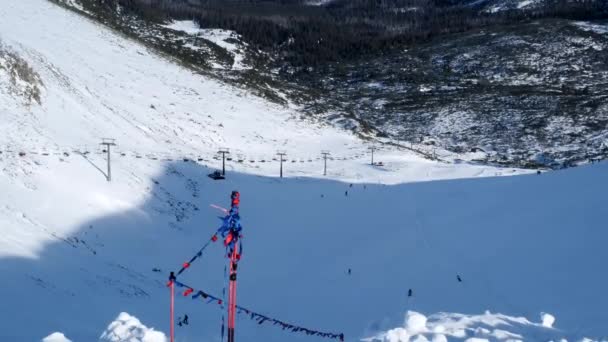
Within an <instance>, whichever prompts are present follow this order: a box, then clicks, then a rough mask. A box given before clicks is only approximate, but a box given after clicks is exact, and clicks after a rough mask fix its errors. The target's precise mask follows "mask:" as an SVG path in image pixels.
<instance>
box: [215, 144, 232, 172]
mask: <svg viewBox="0 0 608 342" xmlns="http://www.w3.org/2000/svg"><path fill="white" fill-rule="evenodd" d="M217 153H219V154H221V155H222V176H225V175H226V155H227V154H230V150H229V149H227V148H225V147H222V148H220V150H219V151H217Z"/></svg>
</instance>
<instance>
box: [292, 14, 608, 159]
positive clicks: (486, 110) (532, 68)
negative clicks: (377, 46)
mask: <svg viewBox="0 0 608 342" xmlns="http://www.w3.org/2000/svg"><path fill="white" fill-rule="evenodd" d="M607 27H608V26H607V25H606V23H605V22H594V23H593V22H576V21H567V20H544V21H537V22H531V23H524V24H517V25H511V26H503V27H495V28H487V29H482V30H478V31H474V32H467V33H463V34H459V35H450V36H447V37H444V38H441V39H436V40H434V41H433V42H431V43H428V44H423V45H420V46H417V47H415V48H413V49H409V50H407V51H401V52H397V53H394V54H392V55H388V56H381V57H378V58H377V59H370V60H367V61H363V62H360V63H354V64H352V65H336V66H334V67H333V68H332V71H331V72H330V73H329V74H330V75H328V76H324V75H323V72H319V73H317V74H315V75H313V76H307V77H308V80H310V82H311V83H314V84H316V86H317V87H318V88H320V89H323V90H324V91H323V93H324V94H328V95H327V97H326V98H325V99H324V100H321V101H319V102H318V103H316V104H313V105H311V107H312V108H314V107H315V106H318V107H321V108H325V110H328V108H334V109H335V110H336V111H338V112H339V109H336V108H344V107H348V108H350V111H353V112H355V113H356V117H357V119H358V120H360V121H362V122H366V123H368V124H369V125H371V126H372V127H375V129H377V130H378V131H379V134H380V135H382V136H386V137H390V138H393V139H396V140H401V141H412V142H421V141H427V142H428V143H430V144H434V145H437V146H441V147H443V148H445V149H448V150H450V151H454V152H463V151H470V150H483V151H484V152H485V155H484V156H482V157H481V158H480V159H479V161H480V162H483V163H498V164H503V165H519V166H523V167H541V166H545V167H551V168H561V167H567V166H573V165H577V164H581V163H587V162H589V160H590V159H595V158H598V159H604V158H606V156H607V155H608V140H607V139H608V136H607V134H608V108H607V107H606V96H605V93H606V84H607V83H606V80H607V79H608V68H607V66H606V63H605V54H606V49H608V35H606V28H607ZM298 77H299V75H298ZM318 79H322V81H318ZM345 84H346V86H345Z"/></svg>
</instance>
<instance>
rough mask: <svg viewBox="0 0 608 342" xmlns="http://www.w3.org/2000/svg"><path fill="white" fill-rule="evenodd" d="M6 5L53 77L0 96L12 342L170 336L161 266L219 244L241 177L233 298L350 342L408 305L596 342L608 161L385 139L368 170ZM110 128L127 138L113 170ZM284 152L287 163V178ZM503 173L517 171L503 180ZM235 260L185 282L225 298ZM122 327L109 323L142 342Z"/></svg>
mask: <svg viewBox="0 0 608 342" xmlns="http://www.w3.org/2000/svg"><path fill="white" fill-rule="evenodd" d="M0 17H1V18H3V20H0V39H2V41H3V46H6V48H7V49H10V50H11V54H13V55H15V56H19V58H21V59H23V60H24V61H26V62H27V64H28V65H29V66H30V67H31V69H32V70H33V72H35V74H36V75H38V76H39V78H40V80H41V83H40V84H42V85H43V87H44V88H43V90H41V92H40V94H41V99H40V103H39V104H36V103H33V104H30V105H28V106H25V105H24V104H23V103H22V101H21V100H20V99H15V98H13V97H12V96H10V95H7V94H8V93H5V92H0V98H1V99H0V103H1V104H2V106H3V107H2V108H1V109H2V110H1V111H0V117H1V120H0V152H2V153H0V193H2V196H1V197H0V227H1V229H2V234H0V273H1V274H2V276H3V283H2V289H3V291H1V292H0V303H2V305H3V308H4V307H7V308H11V309H10V310H0V322H8V323H5V324H3V325H1V326H0V340H2V341H37V340H39V339H40V338H41V336H46V335H48V333H49V332H51V331H61V332H63V333H65V334H66V336H69V338H70V339H72V340H73V341H95V340H98V339H99V336H100V335H99V333H100V331H103V329H104V322H108V321H110V320H112V319H114V318H115V317H116V315H117V313H120V312H129V313H130V314H131V315H134V316H136V317H138V318H139V319H141V321H142V322H145V324H146V325H148V326H152V327H154V328H155V329H157V330H158V331H164V332H167V331H168V322H167V321H168V310H169V308H168V300H169V298H168V291H167V289H166V287H165V283H166V280H167V276H168V273H169V272H170V271H174V270H176V269H177V268H179V266H180V265H182V263H183V262H184V261H186V260H188V259H189V258H190V257H191V256H192V255H193V254H194V253H196V251H197V250H198V249H199V248H200V247H201V245H202V244H203V243H205V242H206V241H208V239H209V237H210V236H211V235H212V234H213V232H214V231H215V229H216V228H217V227H218V225H219V221H218V220H217V216H218V215H221V214H222V213H221V212H220V211H218V210H217V209H214V208H212V207H210V205H211V204H215V205H220V206H227V203H228V196H229V194H230V192H231V191H232V190H235V189H237V190H239V191H240V192H241V199H242V201H241V216H242V219H243V224H244V227H245V232H244V236H245V237H244V243H245V251H244V254H243V259H242V261H241V263H240V266H239V282H238V298H239V302H240V303H241V304H242V305H243V306H245V307H248V308H250V309H254V310H256V311H259V312H260V313H265V314H267V315H270V316H273V317H276V318H278V319H281V320H284V321H287V322H290V323H294V324H298V325H301V326H304V327H307V328H311V329H315V330H320V331H328V332H344V333H345V334H346V336H347V340H348V341H351V340H358V339H362V338H368V337H370V336H380V335H381V334H382V333H383V332H386V331H388V330H390V329H393V328H394V327H396V326H404V325H403V323H402V322H403V317H402V315H403V312H404V311H407V310H410V311H416V312H419V313H420V315H419V316H416V315H412V316H411V317H410V318H411V319H409V320H408V323H407V324H406V325H405V326H406V327H409V328H410V330H412V328H415V329H413V330H416V331H420V333H418V335H421V334H423V335H424V334H425V333H422V331H423V330H424V329H426V328H427V327H428V326H429V325H431V324H433V322H434V319H433V317H435V316H434V315H432V314H433V313H436V312H461V313H467V314H474V313H480V312H485V310H491V311H492V312H500V313H501V314H503V315H505V317H531V318H535V319H538V315H539V313H540V312H550V313H551V314H552V315H555V317H557V319H558V320H557V323H558V324H557V325H559V327H560V329H564V331H571V332H575V335H573V336H576V337H579V336H587V337H591V338H598V336H605V334H606V328H605V322H606V321H608V312H607V311H606V310H605V308H606V307H608V298H607V296H606V295H605V283H606V280H607V279H606V275H605V272H601V270H602V269H604V262H605V260H606V259H607V258H608V250H607V249H606V248H605V246H606V242H607V237H608V233H607V232H606V230H605V222H607V221H608V212H607V211H606V210H605V192H606V191H605V190H606V189H605V186H603V185H605V184H607V182H608V165H606V164H597V165H592V166H589V167H583V168H579V169H572V170H565V171H560V172H553V173H543V174H540V175H536V174H533V175H526V174H525V173H527V172H524V171H521V170H512V169H500V168H494V167H488V166H476V165H471V164H469V163H467V162H466V158H465V157H466V156H463V158H464V160H462V161H461V162H457V160H455V159H454V158H453V156H449V155H444V153H443V152H442V151H436V152H437V154H438V156H439V157H442V158H444V159H446V160H448V161H454V163H446V162H436V161H429V160H427V159H423V158H422V157H420V156H419V155H417V154H414V153H412V152H409V151H407V150H404V149H400V148H394V147H383V148H382V149H381V150H379V151H376V153H375V154H374V157H375V161H376V164H375V165H373V166H372V165H370V159H369V158H370V155H369V151H368V148H369V147H370V145H368V144H367V143H365V142H362V141H361V140H360V139H359V138H358V137H356V136H353V135H351V134H350V133H347V132H344V131H342V130H340V129H337V128H333V127H327V126H325V125H322V124H320V123H318V122H314V121H310V120H303V119H301V118H300V117H299V114H298V112H297V108H294V107H292V106H279V105H275V104H271V103H268V102H267V101H266V100H264V99H262V98H258V97H255V96H252V95H251V94H249V93H247V92H245V91H243V90H239V89H236V88H233V87H229V86H226V85H224V84H222V83H220V82H219V81H215V80H211V79H208V78H205V77H203V76H200V75H196V74H193V73H192V72H190V71H189V70H186V69H183V68H181V67H180V66H177V65H174V64H172V63H171V62H170V61H168V60H165V59H163V58H161V57H158V56H156V55H154V54H152V53H151V52H150V51H148V50H147V49H146V48H145V47H143V46H140V45H138V44H135V43H134V42H132V41H130V40H126V39H124V38H122V37H120V36H118V35H115V34H114V33H112V32H111V31H109V30H107V29H105V28H104V27H102V26H99V25H96V24H94V23H93V22H91V21H90V20H87V19H83V18H81V17H79V16H78V15H76V14H74V13H70V12H68V11H66V10H64V9H62V8H60V7H57V6H54V5H52V4H51V3H50V2H47V1H44V0H21V1H9V2H6V3H4V4H3V5H2V6H1V7H0ZM34 28H35V29H34ZM0 77H4V78H6V77H7V76H6V74H5V73H0ZM33 79H36V78H33ZM5 81H6V80H5ZM0 84H8V81H7V82H3V81H2V80H0ZM103 137H108V138H116V139H117V141H116V142H117V143H118V146H116V147H114V148H113V149H112V150H111V160H112V162H111V166H112V181H111V182H108V181H107V180H106V178H107V176H108V174H107V168H106V163H107V161H106V159H105V158H106V157H105V156H106V154H105V153H104V152H103V150H102V147H100V146H99V143H100V142H101V138H103ZM221 147H228V148H230V150H231V160H228V161H227V177H228V178H227V180H225V181H213V180H211V179H210V178H208V177H207V176H206V175H207V174H208V173H210V172H211V171H213V170H215V169H217V168H218V167H219V166H220V165H221V161H219V160H217V159H215V158H216V152H217V149H218V148H221ZM278 149H281V150H286V151H287V153H288V156H287V159H288V161H287V162H285V163H284V165H283V167H284V172H285V175H286V178H283V179H279V178H278V177H277V174H278V168H279V163H278V162H277V161H276V160H273V158H276V157H275V153H276V152H277V150H278ZM323 149H329V150H331V155H332V158H333V159H331V160H328V170H327V173H328V175H327V176H322V174H323V161H322V160H321V159H320V156H319V152H320V151H321V150H323ZM431 152H434V151H431ZM450 158H452V159H450ZM378 162H382V163H381V164H380V163H378ZM506 175H519V176H516V177H495V176H506ZM462 178H468V179H462ZM438 180H441V181H438ZM420 181H427V182H420ZM222 254H223V250H222V247H221V246H220V243H218V244H213V245H211V247H209V250H208V251H206V252H205V257H204V258H203V259H202V261H200V262H199V263H197V264H196V265H193V267H191V268H190V269H189V270H188V272H187V273H185V274H184V275H183V276H182V277H181V278H180V279H181V280H183V281H184V282H187V283H190V284H191V285H193V286H196V287H199V288H200V289H202V290H206V291H209V292H211V293H214V294H216V295H221V293H222V289H223V287H224V284H225V279H224V277H223V269H224V265H225V264H226V260H225V258H223V255H222ZM348 269H351V270H352V273H350V272H348V271H347V270H348ZM458 278H460V279H461V280H457V279H458ZM408 290H412V294H413V295H412V296H411V297H408ZM184 314H188V316H189V317H190V325H188V326H183V327H180V328H178V329H177V335H178V338H179V341H194V340H197V341H200V340H205V341H215V340H218V339H219V335H220V334H219V326H220V322H221V317H222V313H221V310H220V308H218V307H217V306H216V305H208V304H205V303H204V302H201V301H193V300H191V299H187V298H183V296H178V298H177V303H176V315H184ZM426 315H428V318H427V316H426ZM507 315H508V316H507ZM119 318H121V317H119ZM123 318H124V319H122V320H121V319H119V320H117V322H114V323H115V324H114V325H113V327H115V328H117V329H114V330H111V331H112V332H116V331H117V330H120V329H123V328H125V327H131V326H133V327H135V331H140V332H142V331H143V333H144V335H143V336H146V332H147V331H148V330H147V328H143V326H140V323H137V322H136V321H135V319H133V318H132V317H130V316H123ZM425 319H426V323H425V322H424V321H425ZM505 319H506V318H505ZM138 327H139V328H138ZM237 327H238V328H237V336H238V338H239V339H241V338H242V339H245V340H252V341H265V342H275V341H276V342H278V341H281V342H284V341H296V342H297V341H311V340H313V339H314V338H313V337H311V336H306V335H302V334H294V333H290V332H289V331H283V330H281V329H278V328H277V327H274V326H271V325H270V326H269V325H268V324H261V325H260V324H258V323H257V322H255V321H251V320H250V319H248V317H247V316H239V318H238V321H237ZM140 328H141V329H140ZM446 329H447V324H446ZM465 331H466V330H465ZM509 331H511V330H509ZM491 332H492V330H490V333H491ZM515 333H517V331H516V330H515ZM439 335H442V334H437V336H436V338H437V339H436V340H437V341H441V340H442V337H440V336H439ZM138 336H140V337H139V338H141V335H138ZM158 336H161V335H160V333H159V335H158ZM424 336H426V335H424ZM443 336H444V337H446V336H448V334H447V333H443ZM477 336H480V335H475V337H471V338H483V337H477ZM421 338H422V337H420V339H421ZM446 338H447V337H446Z"/></svg>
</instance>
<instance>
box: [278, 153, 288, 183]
mask: <svg viewBox="0 0 608 342" xmlns="http://www.w3.org/2000/svg"><path fill="white" fill-rule="evenodd" d="M286 155H287V152H286V151H285V150H279V151H277V156H279V162H280V163H281V169H280V176H281V178H283V162H284V161H285V159H284V157H285V156H286Z"/></svg>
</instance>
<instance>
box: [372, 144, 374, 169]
mask: <svg viewBox="0 0 608 342" xmlns="http://www.w3.org/2000/svg"><path fill="white" fill-rule="evenodd" d="M372 165H374V148H373V147H372Z"/></svg>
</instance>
